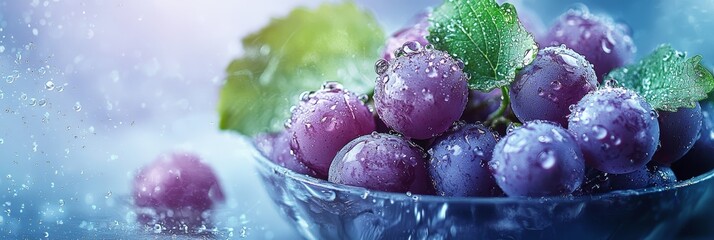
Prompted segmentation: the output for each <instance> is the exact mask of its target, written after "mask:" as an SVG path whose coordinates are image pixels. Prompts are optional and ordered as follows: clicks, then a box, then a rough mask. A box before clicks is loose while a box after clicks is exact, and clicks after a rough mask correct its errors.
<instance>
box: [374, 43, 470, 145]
mask: <svg viewBox="0 0 714 240" xmlns="http://www.w3.org/2000/svg"><path fill="white" fill-rule="evenodd" d="M375 65H376V72H377V74H378V75H379V76H378V77H377V79H376V86H375V89H374V103H375V110H376V111H377V114H378V115H379V116H380V118H381V119H382V120H383V121H384V123H385V124H386V125H387V126H389V127H390V128H392V129H394V130H395V131H397V132H399V133H401V134H403V135H404V136H405V137H407V138H413V139H420V140H423V139H429V138H432V137H435V136H438V135H439V134H441V133H443V132H444V131H446V130H448V128H449V127H450V126H451V125H452V123H453V122H455V121H456V120H458V119H459V118H460V117H461V114H462V113H463V111H464V109H465V108H466V101H467V97H468V86H467V77H466V74H464V72H463V67H464V65H463V63H462V62H461V61H459V60H456V59H454V58H452V57H451V56H450V55H449V54H448V53H446V52H442V51H439V50H435V49H432V47H431V46H430V45H427V46H424V47H422V46H421V45H420V44H419V43H418V42H407V43H405V44H404V47H403V49H402V53H400V54H398V56H397V58H395V59H393V60H391V61H389V62H387V61H386V60H383V59H380V60H379V61H377V63H376V64H375Z"/></svg>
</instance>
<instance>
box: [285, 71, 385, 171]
mask: <svg viewBox="0 0 714 240" xmlns="http://www.w3.org/2000/svg"><path fill="white" fill-rule="evenodd" d="M286 127H287V132H288V134H289V135H290V137H291V141H290V149H292V151H293V153H294V154H295V156H296V157H297V159H298V160H299V161H300V162H301V163H303V164H305V166H307V167H308V168H309V169H310V170H312V171H314V172H315V173H316V175H315V177H317V178H321V179H327V175H328V171H329V168H330V164H331V162H332V159H334V158H335V155H336V154H337V152H338V151H340V149H341V148H342V146H344V145H345V144H347V143H348V142H349V141H351V140H352V139H354V138H356V137H359V136H362V135H365V134H369V133H371V132H373V131H374V130H375V122H374V117H373V115H372V113H371V112H370V111H369V109H368V108H367V106H366V105H365V103H364V101H363V98H361V97H358V96H357V95H356V94H354V93H352V92H350V91H347V90H345V89H343V87H342V85H340V84H339V83H336V82H327V83H325V84H324V85H323V87H322V89H320V90H319V91H317V92H313V93H305V94H303V96H302V97H301V99H300V102H299V103H298V105H297V106H296V107H294V108H293V109H292V115H291V117H290V119H289V120H288V123H287V124H286Z"/></svg>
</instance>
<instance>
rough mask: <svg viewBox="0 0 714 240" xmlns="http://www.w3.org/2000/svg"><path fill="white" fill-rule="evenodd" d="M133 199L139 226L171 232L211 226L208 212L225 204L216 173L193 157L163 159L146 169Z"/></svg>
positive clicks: (135, 186) (136, 180) (138, 179)
mask: <svg viewBox="0 0 714 240" xmlns="http://www.w3.org/2000/svg"><path fill="white" fill-rule="evenodd" d="M132 196H133V198H134V205H136V206H137V207H138V209H137V215H138V220H139V222H141V223H144V224H147V225H151V226H153V225H155V224H159V225H161V226H162V228H165V229H167V230H169V231H172V232H176V231H183V230H187V229H186V228H187V227H197V226H201V225H204V224H208V220H209V219H206V218H205V216H207V214H206V212H207V211H209V210H210V209H211V208H212V207H213V206H214V205H215V204H216V203H219V202H222V201H224V197H223V192H222V191H221V186H220V184H219V182H218V179H217V178H216V175H215V174H214V173H213V170H211V168H210V167H209V166H208V165H206V164H204V163H202V162H201V160H200V159H199V157H198V156H196V155H193V154H190V153H174V154H169V155H162V156H160V157H159V158H158V159H157V160H156V161H154V162H153V163H151V164H149V165H148V166H145V167H143V168H142V169H141V170H140V171H139V172H138V174H137V175H136V176H135V177H134V183H133V189H132Z"/></svg>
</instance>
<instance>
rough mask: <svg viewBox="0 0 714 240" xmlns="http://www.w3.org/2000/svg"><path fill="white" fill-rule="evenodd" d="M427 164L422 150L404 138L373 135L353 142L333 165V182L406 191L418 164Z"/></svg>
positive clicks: (339, 154) (336, 158)
mask: <svg viewBox="0 0 714 240" xmlns="http://www.w3.org/2000/svg"><path fill="white" fill-rule="evenodd" d="M424 161H426V160H425V159H424V152H423V151H422V150H421V148H419V147H417V146H414V145H412V144H411V143H409V141H407V140H406V139H404V138H403V137H400V136H395V135H390V134H384V133H376V132H375V133H372V134H368V135H364V136H361V137H359V138H356V139H354V140H352V141H351V142H349V143H348V144H347V145H345V146H344V148H342V150H340V152H339V153H337V156H335V160H334V161H333V162H332V165H331V166H330V174H329V178H328V180H329V181H330V182H334V183H339V184H347V185H352V186H358V187H364V188H369V189H373V190H377V191H386V192H406V191H407V190H409V188H410V186H411V185H412V184H413V182H414V178H415V175H416V172H415V169H416V166H417V164H419V163H420V162H424Z"/></svg>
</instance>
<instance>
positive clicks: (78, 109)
mask: <svg viewBox="0 0 714 240" xmlns="http://www.w3.org/2000/svg"><path fill="white" fill-rule="evenodd" d="M74 111H77V112H79V111H82V104H80V103H79V102H75V103H74Z"/></svg>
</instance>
